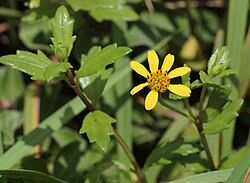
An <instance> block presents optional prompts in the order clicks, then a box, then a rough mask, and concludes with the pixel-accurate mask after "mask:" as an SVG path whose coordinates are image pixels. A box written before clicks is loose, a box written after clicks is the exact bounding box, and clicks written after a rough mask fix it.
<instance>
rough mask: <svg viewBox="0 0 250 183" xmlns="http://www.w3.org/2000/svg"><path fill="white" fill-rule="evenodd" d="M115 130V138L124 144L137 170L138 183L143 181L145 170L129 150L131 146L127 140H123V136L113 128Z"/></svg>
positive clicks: (123, 146) (124, 148)
mask: <svg viewBox="0 0 250 183" xmlns="http://www.w3.org/2000/svg"><path fill="white" fill-rule="evenodd" d="M113 130H114V132H115V138H116V140H117V141H118V142H119V144H120V145H121V146H122V148H123V150H124V151H125V153H126V155H127V156H128V158H129V160H130V161H131V163H132V164H133V166H134V168H135V172H136V174H137V176H138V179H139V180H138V183H141V182H143V177H144V175H143V172H142V171H141V169H140V166H139V164H138V163H137V161H136V159H135V157H134V155H133V154H132V152H131V151H130V150H129V147H128V146H127V144H126V142H125V141H124V140H123V138H122V137H121V136H120V134H119V133H118V132H117V131H116V130H115V129H113Z"/></svg>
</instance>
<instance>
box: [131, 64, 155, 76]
mask: <svg viewBox="0 0 250 183" xmlns="http://www.w3.org/2000/svg"><path fill="white" fill-rule="evenodd" d="M130 67H131V68H132V69H133V70H134V71H135V72H137V73H138V74H140V75H142V76H143V77H145V78H147V76H149V75H150V73H149V72H148V70H147V69H146V68H145V67H144V66H143V65H142V64H140V63H139V62H136V61H131V62H130Z"/></svg>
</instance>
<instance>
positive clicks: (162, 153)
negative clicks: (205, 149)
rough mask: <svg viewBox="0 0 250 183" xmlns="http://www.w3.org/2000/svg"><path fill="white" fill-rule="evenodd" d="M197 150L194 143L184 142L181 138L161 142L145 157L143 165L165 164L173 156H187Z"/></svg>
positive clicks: (168, 162) (169, 161)
mask: <svg viewBox="0 0 250 183" xmlns="http://www.w3.org/2000/svg"><path fill="white" fill-rule="evenodd" d="M197 152H199V148H197V147H195V145H194V144H191V143H184V141H183V140H182V139H178V140H176V141H173V142H163V143H162V144H160V145H159V146H157V147H156V148H155V149H154V150H153V152H152V153H151V154H150V155H149V157H148V158H147V161H146V163H145V166H154V165H167V164H170V163H171V162H172V161H171V160H172V159H173V158H177V157H180V156H187V155H189V154H193V153H197Z"/></svg>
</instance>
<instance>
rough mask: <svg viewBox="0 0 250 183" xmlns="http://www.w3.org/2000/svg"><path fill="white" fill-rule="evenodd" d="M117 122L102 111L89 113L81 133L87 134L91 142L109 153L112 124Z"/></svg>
mask: <svg viewBox="0 0 250 183" xmlns="http://www.w3.org/2000/svg"><path fill="white" fill-rule="evenodd" d="M115 121H116V120H115V119H114V118H112V117H110V116H109V115H107V114H106V113H104V112H102V111H99V110H97V111H94V112H89V113H88V114H87V115H86V116H85V118H84V120H83V122H82V128H81V129H80V133H81V134H82V133H87V136H88V138H89V141H90V142H91V143H93V142H96V144H97V145H98V146H99V147H100V148H101V149H102V150H103V151H104V152H106V151H107V148H108V145H109V142H110V137H109V136H110V135H113V134H114V132H113V128H112V126H111V123H114V122H115Z"/></svg>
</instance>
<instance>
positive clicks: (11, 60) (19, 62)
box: [0, 50, 52, 80]
mask: <svg viewBox="0 0 250 183" xmlns="http://www.w3.org/2000/svg"><path fill="white" fill-rule="evenodd" d="M0 63H3V64H6V65H10V66H11V67H13V68H14V69H17V70H20V71H22V72H24V73H26V74H29V75H31V76H32V77H31V78H32V79H33V80H45V78H44V75H43V70H44V69H45V68H46V67H47V66H49V65H50V64H52V62H51V61H50V60H49V59H48V58H47V57H46V56H45V55H44V54H43V53H42V52H41V51H39V50H38V51H37V54H34V53H31V52H28V51H17V54H16V55H6V56H2V57H0Z"/></svg>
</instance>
